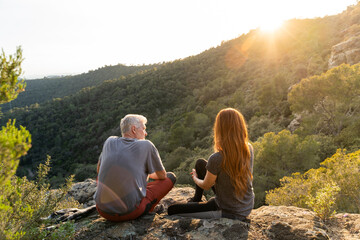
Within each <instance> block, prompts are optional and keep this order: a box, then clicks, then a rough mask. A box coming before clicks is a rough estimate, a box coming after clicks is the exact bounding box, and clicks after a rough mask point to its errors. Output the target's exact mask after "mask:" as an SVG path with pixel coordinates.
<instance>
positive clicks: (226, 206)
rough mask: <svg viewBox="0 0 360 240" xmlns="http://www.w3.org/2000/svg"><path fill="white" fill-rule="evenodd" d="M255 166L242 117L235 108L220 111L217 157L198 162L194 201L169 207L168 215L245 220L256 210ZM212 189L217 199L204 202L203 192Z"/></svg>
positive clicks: (218, 117)
mask: <svg viewBox="0 0 360 240" xmlns="http://www.w3.org/2000/svg"><path fill="white" fill-rule="evenodd" d="M253 162H254V153H253V148H252V146H251V144H250V143H249V138H248V132H247V128H246V123H245V119H244V117H243V115H242V114H241V113H240V112H239V111H237V110H236V109H233V108H226V109H223V110H221V111H220V112H219V113H218V114H217V116H216V120H215V124H214V153H213V154H212V155H211V156H210V157H209V160H208V161H206V160H205V159H199V160H197V162H196V164H195V169H193V170H192V172H191V174H192V179H193V180H194V182H195V184H196V190H195V195H194V197H193V198H191V199H190V201H189V202H188V203H186V204H175V205H172V206H170V207H169V208H168V214H169V215H173V214H176V215H180V216H189V217H198V218H221V217H227V218H232V219H240V220H246V217H247V216H248V215H249V214H250V212H251V210H252V209H253V207H254V197H255V195H254V191H253V186H252V179H253V176H252V169H253ZM210 188H212V190H213V191H214V193H215V197H214V198H211V199H210V200H209V201H207V202H202V201H201V199H202V195H203V192H204V190H208V189H210Z"/></svg>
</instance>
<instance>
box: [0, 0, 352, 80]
mask: <svg viewBox="0 0 360 240" xmlns="http://www.w3.org/2000/svg"><path fill="white" fill-rule="evenodd" d="M356 2H357V1H356V0H246V1H245V0H152V1H151V0H126V1H124V0H0V23H1V24H0V48H2V49H4V51H5V53H6V54H7V55H9V54H13V53H15V50H16V46H19V45H21V46H22V48H23V55H24V58H25V60H24V62H23V70H24V76H25V78H27V79H30V78H35V77H43V76H47V75H58V74H78V73H83V72H88V71H89V70H93V69H97V68H99V67H102V66H105V65H116V64H118V63H122V64H126V65H131V64H132V65H137V64H149V63H159V62H163V61H172V60H175V59H179V58H185V57H188V56H191V55H196V54H199V53H201V52H202V51H204V50H206V49H209V48H211V47H216V46H218V45H219V44H221V41H223V40H225V41H226V40H230V39H233V38H236V37H238V36H240V35H241V34H243V33H247V32H248V31H249V30H250V29H254V28H257V27H261V26H264V25H270V26H272V25H273V24H276V23H277V22H279V21H280V20H286V19H291V18H313V17H323V16H325V15H333V14H337V13H340V12H342V11H343V10H345V9H346V8H347V6H349V5H353V4H356Z"/></svg>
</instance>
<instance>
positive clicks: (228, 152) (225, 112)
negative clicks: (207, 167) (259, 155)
mask: <svg viewBox="0 0 360 240" xmlns="http://www.w3.org/2000/svg"><path fill="white" fill-rule="evenodd" d="M248 142H249V139H248V132H247V128H246V123H245V119H244V117H243V115H242V114H241V113H240V112H239V111H237V110H236V109H233V108H226V109H222V110H221V111H220V112H219V113H218V114H217V116H216V120H215V124H214V151H215V152H220V154H221V155H222V165H221V167H222V169H223V170H224V171H225V172H226V173H227V174H228V175H229V177H230V180H231V183H232V185H233V186H234V188H235V194H236V195H237V196H239V197H240V198H243V196H244V194H245V192H246V190H247V188H248V182H249V180H252V178H253V176H252V174H251V169H250V148H249V145H248Z"/></svg>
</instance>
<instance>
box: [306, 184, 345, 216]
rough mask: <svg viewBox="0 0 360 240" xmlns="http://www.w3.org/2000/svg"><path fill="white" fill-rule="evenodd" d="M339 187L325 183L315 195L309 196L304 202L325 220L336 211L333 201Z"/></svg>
mask: <svg viewBox="0 0 360 240" xmlns="http://www.w3.org/2000/svg"><path fill="white" fill-rule="evenodd" d="M339 191H340V188H339V187H338V186H337V185H336V184H334V183H329V184H326V186H325V187H323V188H321V189H320V190H319V191H318V192H317V193H316V195H315V196H311V195H310V196H309V197H308V201H306V204H307V205H308V206H309V207H310V208H311V209H312V210H313V211H314V212H315V213H316V214H317V215H318V216H319V217H320V218H321V219H322V220H324V221H325V220H327V219H329V218H330V217H331V216H332V215H334V214H335V213H336V211H335V210H334V208H335V201H336V197H337V195H338V193H339Z"/></svg>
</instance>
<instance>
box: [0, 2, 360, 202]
mask: <svg viewBox="0 0 360 240" xmlns="http://www.w3.org/2000/svg"><path fill="white" fill-rule="evenodd" d="M359 33H360V5H357V6H351V7H349V8H348V10H347V11H345V12H343V13H342V14H339V15H336V16H327V17H324V18H317V19H304V20H299V19H294V20H289V21H287V22H286V23H285V24H284V26H283V27H282V29H280V30H278V31H277V32H274V33H264V32H261V31H260V30H252V31H250V32H249V33H247V34H243V35H242V36H240V37H239V38H236V39H233V40H231V41H227V42H223V43H222V44H221V46H218V47H216V48H211V49H209V50H207V51H205V52H203V53H201V54H199V55H196V56H191V57H188V58H186V59H182V60H177V61H173V62H167V63H163V64H160V65H158V66H154V67H151V68H149V69H147V70H143V71H141V72H136V73H134V74H130V75H128V76H126V77H119V78H117V79H111V80H108V81H104V82H102V83H101V84H100V85H97V86H93V87H88V88H84V89H82V90H81V91H79V92H77V93H76V94H73V95H71V96H66V97H63V98H61V99H54V100H52V101H49V102H45V103H42V104H36V105H32V106H28V107H24V108H21V109H15V110H12V111H9V112H7V113H6V114H5V116H4V117H3V118H2V119H1V120H2V121H3V122H2V124H5V122H6V119H8V118H16V123H17V124H20V125H24V126H26V128H27V129H28V130H29V131H30V133H31V134H32V148H31V149H30V150H29V152H28V155H27V156H26V157H24V158H23V159H22V160H21V165H20V167H19V169H18V174H19V175H28V176H30V175H31V172H32V171H33V170H34V169H35V168H36V167H37V165H38V164H39V163H40V162H44V161H45V160H46V155H50V156H51V157H52V163H53V165H52V170H51V173H50V175H51V176H52V179H51V180H52V183H53V185H54V186H56V185H57V184H59V183H62V182H63V181H64V180H63V179H64V177H66V176H68V175H69V174H71V173H75V178H76V179H77V180H84V179H85V178H87V177H95V176H96V163H97V160H98V156H99V154H100V152H101V149H102V144H103V142H104V141H105V139H106V138H107V137H108V136H110V135H120V130H119V121H120V119H121V118H122V117H123V116H124V115H126V114H128V113H138V114H143V115H145V116H146V117H147V118H148V126H147V130H148V133H149V135H148V139H150V140H152V141H153V142H154V144H155V145H156V146H157V148H158V149H159V151H160V154H161V156H162V158H163V161H164V164H165V167H166V168H167V170H168V171H175V173H176V174H177V175H178V183H180V184H187V183H191V178H190V175H189V172H190V170H189V169H191V168H192V165H193V163H194V161H195V160H196V158H198V157H204V158H207V157H208V156H209V155H210V154H211V152H212V147H211V145H212V124H213V122H214V118H215V116H216V113H217V112H218V111H219V110H220V109H222V108H224V107H234V108H237V109H239V110H240V111H241V112H242V113H243V114H244V116H245V118H246V120H247V123H248V126H249V133H250V138H251V141H252V142H253V145H254V147H255V166H254V187H255V193H256V206H260V205H262V204H264V201H265V194H266V193H265V191H268V190H270V189H274V188H277V187H279V186H280V181H279V180H280V179H281V178H282V177H284V176H289V175H291V173H293V172H301V173H304V172H306V171H307V170H309V169H311V168H318V167H319V164H320V162H322V161H324V160H325V159H326V158H327V157H331V156H332V155H333V154H335V153H336V150H337V149H338V148H346V149H347V150H348V151H355V150H357V149H359V146H360V121H359V120H360V65H353V66H351V65H349V64H348V65H345V64H344V65H340V66H338V67H335V68H332V69H330V70H329V69H328V68H329V64H328V62H329V59H330V58H331V57H332V54H333V53H332V47H333V46H334V45H336V44H338V43H340V42H343V41H346V40H348V39H351V38H352V37H354V36H357V35H358V34H359ZM345 62H346V61H345ZM81 76H82V75H80V76H74V77H73V78H76V77H79V78H81ZM112 78H113V77H112ZM93 79H94V82H96V81H98V82H101V81H102V80H103V78H100V77H95V76H94V78H93ZM99 79H102V80H99ZM49 81H50V80H49ZM98 82H97V83H98ZM29 86H30V85H28V87H29ZM69 87H71V88H72V86H69ZM27 91H28V90H27ZM20 98H21V95H20V96H19V99H20ZM289 126H292V127H291V128H290V127H289ZM290 130H291V131H290Z"/></svg>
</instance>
